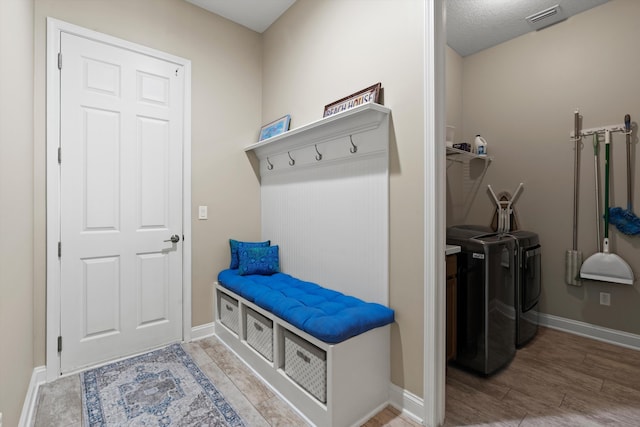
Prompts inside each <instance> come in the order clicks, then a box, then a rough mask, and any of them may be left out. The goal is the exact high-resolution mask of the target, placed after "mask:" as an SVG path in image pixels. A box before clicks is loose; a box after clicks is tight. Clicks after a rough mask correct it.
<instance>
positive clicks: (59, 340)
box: [58, 336, 62, 353]
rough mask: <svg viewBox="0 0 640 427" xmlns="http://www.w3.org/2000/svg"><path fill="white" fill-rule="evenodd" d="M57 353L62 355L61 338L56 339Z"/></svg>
mask: <svg viewBox="0 0 640 427" xmlns="http://www.w3.org/2000/svg"><path fill="white" fill-rule="evenodd" d="M58 353H62V337H61V336H59V337H58Z"/></svg>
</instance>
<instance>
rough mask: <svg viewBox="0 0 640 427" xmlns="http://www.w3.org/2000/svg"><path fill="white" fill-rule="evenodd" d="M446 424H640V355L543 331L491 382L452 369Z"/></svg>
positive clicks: (628, 350)
mask: <svg viewBox="0 0 640 427" xmlns="http://www.w3.org/2000/svg"><path fill="white" fill-rule="evenodd" d="M446 388H447V397H446V418H445V425H446V426H461V425H486V426H498V425H499V426H601V425H611V426H640V352H638V351H636V350H631V349H626V348H623V347H618V346H614V345H610V344H606V343H602V342H599V341H594V340H591V339H587V338H583V337H580V336H577V335H572V334H567V333H564V332H560V331H556V330H553V329H548V328H540V330H539V333H538V335H537V336H536V338H535V339H534V340H533V341H532V342H530V343H529V344H528V345H527V346H526V347H524V348H522V349H520V350H518V352H517V354H516V357H515V358H514V360H513V361H512V362H511V363H510V364H509V366H507V367H506V368H505V369H503V370H502V371H500V372H498V373H497V374H495V375H493V376H491V377H489V378H480V377H478V376H476V375H474V374H470V373H467V372H465V371H462V370H460V369H457V368H455V367H453V366H449V368H448V369H447V385H446Z"/></svg>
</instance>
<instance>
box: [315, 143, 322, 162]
mask: <svg viewBox="0 0 640 427" xmlns="http://www.w3.org/2000/svg"><path fill="white" fill-rule="evenodd" d="M315 147H316V160H317V161H320V160H322V153H321V152H319V151H318V144H316V145H315Z"/></svg>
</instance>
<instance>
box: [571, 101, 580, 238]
mask: <svg viewBox="0 0 640 427" xmlns="http://www.w3.org/2000/svg"><path fill="white" fill-rule="evenodd" d="M573 125H574V136H575V141H576V146H575V153H574V156H575V159H574V164H573V250H574V251H576V250H578V177H579V174H580V170H579V165H580V151H579V147H580V139H581V137H582V136H581V135H580V113H579V112H578V110H576V111H575V112H574V113H573Z"/></svg>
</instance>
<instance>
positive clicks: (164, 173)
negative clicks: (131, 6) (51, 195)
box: [60, 33, 184, 373]
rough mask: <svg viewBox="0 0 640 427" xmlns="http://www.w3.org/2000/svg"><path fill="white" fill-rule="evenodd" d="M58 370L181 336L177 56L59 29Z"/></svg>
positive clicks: (180, 125) (180, 107)
mask: <svg viewBox="0 0 640 427" xmlns="http://www.w3.org/2000/svg"><path fill="white" fill-rule="evenodd" d="M60 43H61V52H62V57H63V60H64V64H63V68H62V70H61V73H60V74H61V86H60V87H61V108H60V109H61V122H60V129H61V131H60V132H61V133H60V141H61V143H60V146H61V150H62V163H61V166H60V187H61V190H60V206H61V211H60V215H61V224H60V230H61V237H60V238H61V242H62V248H63V249H62V256H61V258H60V271H61V280H60V283H61V289H60V295H61V301H60V313H61V335H62V338H63V351H62V353H61V358H60V359H61V372H63V373H65V372H70V371H73V370H77V369H79V368H82V367H85V366H90V365H94V364H97V363H100V362H103V361H107V360H110V359H114V358H119V357H123V356H127V355H130V354H135V353H140V352H142V351H145V350H148V349H151V348H154V347H158V346H160V345H163V344H166V343H169V342H173V341H177V340H180V339H181V337H182V305H181V304H182V241H180V242H178V243H171V242H165V240H168V239H169V238H170V236H171V235H173V234H177V235H179V236H182V200H183V197H182V188H183V187H182V185H183V177H182V164H183V161H182V147H183V141H182V135H183V109H184V105H183V99H184V93H183V92H184V75H183V73H182V72H181V66H179V65H176V64H174V63H171V62H168V61H164V60H160V59H157V58H153V57H151V56H149V55H143V54H138V53H136V52H133V51H131V50H128V49H122V48H118V47H115V46H112V45H109V44H106V43H101V42H98V41H94V40H90V39H86V38H83V37H79V36H75V35H70V34H66V33H62V35H61V41H60Z"/></svg>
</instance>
